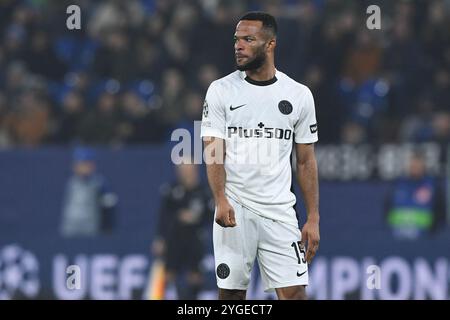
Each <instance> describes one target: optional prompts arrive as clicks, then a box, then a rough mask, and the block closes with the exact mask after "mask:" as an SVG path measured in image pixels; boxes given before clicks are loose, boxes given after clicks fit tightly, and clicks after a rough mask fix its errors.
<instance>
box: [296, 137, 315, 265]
mask: <svg viewBox="0 0 450 320" xmlns="http://www.w3.org/2000/svg"><path fill="white" fill-rule="evenodd" d="M295 149H296V150H295V151H296V156H297V162H296V167H297V180H298V183H299V185H300V189H301V192H302V195H303V200H304V202H305V207H306V214H307V220H306V223H305V225H304V226H303V229H302V244H303V245H305V242H307V248H306V261H307V262H308V263H311V261H312V259H313V258H314V256H315V254H316V252H317V250H318V249H319V241H320V233H319V181H318V173H317V161H316V156H315V154H314V144H313V143H309V144H303V143H296V144H295Z"/></svg>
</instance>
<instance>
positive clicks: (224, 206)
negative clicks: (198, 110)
mask: <svg viewBox="0 0 450 320" xmlns="http://www.w3.org/2000/svg"><path fill="white" fill-rule="evenodd" d="M220 91H221V90H220V85H218V84H217V83H216V82H213V83H211V85H210V86H209V88H208V92H207V93H206V99H205V103H204V105H203V117H202V128H201V136H202V137H203V141H204V144H205V151H204V159H205V162H206V173H207V176H208V182H209V186H210V188H211V191H212V193H213V196H214V201H215V203H216V217H215V220H216V222H217V223H218V224H219V225H220V226H222V227H234V226H235V225H236V221H235V217H234V210H233V207H232V206H231V205H230V203H229V202H228V200H227V197H226V196H225V181H226V172H225V166H224V163H225V131H226V130H225V105H224V102H223V99H222V96H221V93H220Z"/></svg>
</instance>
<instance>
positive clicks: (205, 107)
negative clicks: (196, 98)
mask: <svg viewBox="0 0 450 320" xmlns="http://www.w3.org/2000/svg"><path fill="white" fill-rule="evenodd" d="M208 112H209V110H208V101H206V100H205V102H204V103H203V116H204V117H205V118H207V117H208Z"/></svg>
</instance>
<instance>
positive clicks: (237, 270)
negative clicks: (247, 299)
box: [213, 197, 308, 292]
mask: <svg viewBox="0 0 450 320" xmlns="http://www.w3.org/2000/svg"><path fill="white" fill-rule="evenodd" d="M228 200H229V202H230V205H231V206H232V207H233V208H234V212H235V216H236V223H237V226H235V227H233V228H223V227H221V226H220V225H218V224H217V223H216V222H214V227H213V242H214V259H215V267H216V278H217V286H218V287H219V288H221V289H234V290H247V288H248V285H249V283H250V275H251V270H252V267H253V263H254V262H255V258H257V260H258V263H259V268H260V270H261V278H262V281H263V285H264V290H265V291H266V292H269V291H273V290H274V289H275V288H284V287H290V286H295V285H308V264H307V263H306V261H305V251H304V249H303V248H302V247H301V246H300V240H301V231H300V230H299V229H298V227H297V226H294V225H291V224H287V223H284V222H280V221H276V220H272V219H267V218H264V217H262V216H260V215H258V214H256V213H254V212H252V211H250V210H249V209H247V208H246V207H244V206H243V205H241V204H240V203H238V202H237V201H235V200H233V199H231V198H229V197H228Z"/></svg>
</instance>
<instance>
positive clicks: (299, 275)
mask: <svg viewBox="0 0 450 320" xmlns="http://www.w3.org/2000/svg"><path fill="white" fill-rule="evenodd" d="M307 272H308V270H306V271H304V272H302V273H298V271H297V277H301V276H302V275H304V274H305V273H307Z"/></svg>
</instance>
